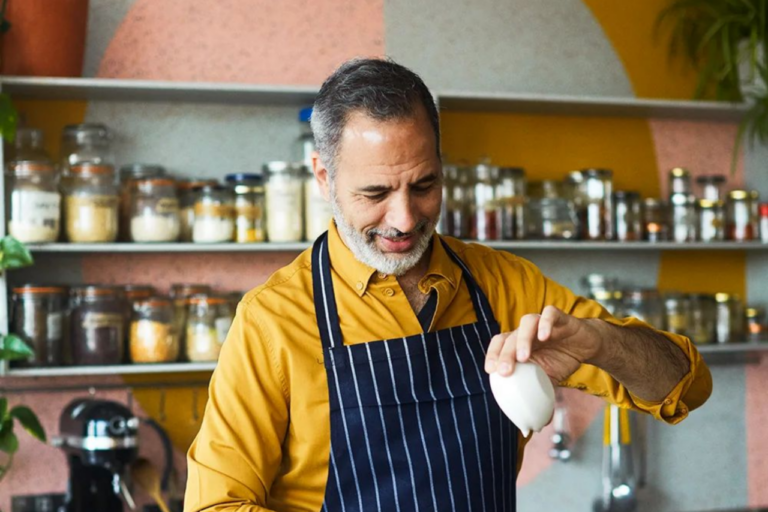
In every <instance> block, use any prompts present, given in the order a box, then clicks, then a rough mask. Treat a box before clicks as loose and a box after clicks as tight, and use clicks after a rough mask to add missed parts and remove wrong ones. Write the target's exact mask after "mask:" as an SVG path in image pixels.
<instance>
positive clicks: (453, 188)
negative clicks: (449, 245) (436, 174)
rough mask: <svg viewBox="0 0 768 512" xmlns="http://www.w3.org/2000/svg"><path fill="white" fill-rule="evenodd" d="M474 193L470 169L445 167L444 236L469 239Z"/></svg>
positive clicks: (453, 166) (455, 166)
mask: <svg viewBox="0 0 768 512" xmlns="http://www.w3.org/2000/svg"><path fill="white" fill-rule="evenodd" d="M474 192H475V191H474V189H473V187H472V185H471V170H470V169H469V168H467V167H460V166H457V165H445V166H443V208H444V215H443V219H442V224H443V234H445V235H448V236H452V237H455V238H469V231H470V229H469V225H470V220H471V209H472V205H473V204H474V200H473V197H474Z"/></svg>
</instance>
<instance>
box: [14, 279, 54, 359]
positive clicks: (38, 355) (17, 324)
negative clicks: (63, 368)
mask: <svg viewBox="0 0 768 512" xmlns="http://www.w3.org/2000/svg"><path fill="white" fill-rule="evenodd" d="M11 309H12V310H11V332H12V333H14V334H16V335H17V336H19V337H20V338H21V339H22V340H23V341H24V342H25V343H26V344H27V345H29V347H30V348H31V349H32V351H33V352H34V355H33V356H32V357H30V358H29V359H27V360H25V361H20V362H19V363H20V364H22V365H24V366H59V365H61V364H62V349H63V345H64V333H65V328H64V317H65V313H66V290H65V289H64V288H62V287H59V286H35V285H25V286H21V287H18V288H14V289H13V297H12V306H11Z"/></svg>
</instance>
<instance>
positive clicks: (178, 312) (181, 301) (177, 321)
mask: <svg viewBox="0 0 768 512" xmlns="http://www.w3.org/2000/svg"><path fill="white" fill-rule="evenodd" d="M210 293H212V290H211V287H210V286H209V285H207V284H182V283H177V284H174V285H172V286H171V294H170V295H171V300H172V301H173V318H174V325H175V328H176V332H177V333H178V335H179V344H180V345H181V348H182V350H183V349H184V347H185V340H186V335H187V314H188V313H189V299H190V298H192V297H194V296H195V295H208V294H210ZM183 358H184V357H183V356H182V359H183Z"/></svg>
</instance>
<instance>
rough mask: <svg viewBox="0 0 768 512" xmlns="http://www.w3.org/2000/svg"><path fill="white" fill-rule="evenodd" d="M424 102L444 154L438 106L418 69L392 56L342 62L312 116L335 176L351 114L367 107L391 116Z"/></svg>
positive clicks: (381, 117)
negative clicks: (397, 61)
mask: <svg viewBox="0 0 768 512" xmlns="http://www.w3.org/2000/svg"><path fill="white" fill-rule="evenodd" d="M420 106H423V107H424V109H425V110H426V112H427V117H428V118H429V122H430V124H431V125H432V130H433V131H434V133H435V147H436V148H437V157H438V158H440V119H439V116H438V112H437V107H436V106H435V101H434V99H433V98H432V94H431V93H430V92H429V89H428V88H427V86H426V85H425V84H424V82H423V81H422V80H421V78H419V75H417V74H416V73H414V72H413V71H411V70H410V69H408V68H406V67H405V66H402V65H400V64H397V63H396V62H394V61H392V60H390V59H352V60H349V61H347V62H345V63H344V64H342V65H341V66H340V67H339V68H338V69H337V70H336V71H334V72H333V74H332V75H331V76H329V77H328V78H327V79H326V80H325V82H324V83H323V85H322V87H321V88H320V93H319V94H318V95H317V98H316V99H315V104H314V108H313V110H312V118H311V124H312V133H313V134H314V136H315V146H316V148H317V151H318V153H319V154H320V159H321V160H322V161H323V163H324V164H325V166H326V168H327V169H328V172H329V173H330V175H331V178H333V177H334V175H335V173H336V158H337V157H338V151H339V144H340V142H341V134H342V132H343V131H344V127H345V125H346V123H347V120H348V119H349V116H350V114H352V113H354V112H363V113H364V114H366V115H367V116H369V117H371V118H373V119H376V120H377V121H388V120H391V119H405V118H410V117H413V116H414V115H415V114H416V113H417V111H418V109H419V107H420Z"/></svg>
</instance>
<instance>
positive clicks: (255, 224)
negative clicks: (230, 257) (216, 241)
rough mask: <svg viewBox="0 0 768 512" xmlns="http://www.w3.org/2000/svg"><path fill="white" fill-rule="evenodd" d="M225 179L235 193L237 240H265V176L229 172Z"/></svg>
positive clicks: (247, 241)
mask: <svg viewBox="0 0 768 512" xmlns="http://www.w3.org/2000/svg"><path fill="white" fill-rule="evenodd" d="M225 181H226V183H227V185H229V186H230V187H231V188H232V191H233V192H234V193H235V242H237V243H240V244H245V243H252V242H263V241H264V240H266V218H265V215H264V213H265V211H264V209H265V196H264V177H263V176H262V175H261V174H244V173H239V174H228V175H227V176H226V178H225Z"/></svg>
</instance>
